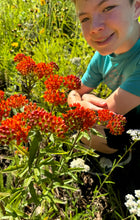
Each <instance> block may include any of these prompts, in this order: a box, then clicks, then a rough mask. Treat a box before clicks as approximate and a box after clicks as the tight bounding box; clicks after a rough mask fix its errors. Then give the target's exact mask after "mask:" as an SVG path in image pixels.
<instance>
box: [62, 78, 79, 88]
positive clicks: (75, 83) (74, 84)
mask: <svg viewBox="0 0 140 220" xmlns="http://www.w3.org/2000/svg"><path fill="white" fill-rule="evenodd" d="M64 86H66V88H68V89H69V90H74V89H80V88H81V80H80V79H79V77H77V76H74V75H69V76H66V77H64Z"/></svg>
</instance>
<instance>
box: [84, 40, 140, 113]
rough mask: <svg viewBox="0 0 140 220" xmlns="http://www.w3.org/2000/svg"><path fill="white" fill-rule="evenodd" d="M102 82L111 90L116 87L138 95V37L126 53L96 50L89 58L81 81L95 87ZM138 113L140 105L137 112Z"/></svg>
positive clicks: (139, 70) (139, 93) (139, 47)
mask: <svg viewBox="0 0 140 220" xmlns="http://www.w3.org/2000/svg"><path fill="white" fill-rule="evenodd" d="M101 82H104V83H105V84H106V85H107V86H108V87H109V88H110V89H111V90H112V91H114V90H116V89H117V88H118V87H120V88H122V89H124V90H126V91H128V92H130V93H132V94H134V95H137V96H140V39H139V40H138V41H137V42H136V44H135V45H134V46H133V47H132V48H131V49H130V50H129V51H127V52H126V53H123V54H120V55H117V56H114V55H113V54H111V55H106V56H102V55H100V54H99V52H96V53H95V54H94V56H93V58H92V59H91V61H90V63H89V65H88V68H87V70H86V72H85V74H84V75H83V77H82V83H83V84H84V85H86V86H88V87H91V88H96V87H97V86H98V85H99V83H101ZM138 112H139V113H140V106H138V107H137V113H138Z"/></svg>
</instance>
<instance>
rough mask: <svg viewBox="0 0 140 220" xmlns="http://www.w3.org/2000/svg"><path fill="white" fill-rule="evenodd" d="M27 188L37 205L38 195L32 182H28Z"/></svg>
mask: <svg viewBox="0 0 140 220" xmlns="http://www.w3.org/2000/svg"><path fill="white" fill-rule="evenodd" d="M29 189H30V193H31V196H32V199H33V202H34V203H35V204H36V205H39V204H40V202H39V200H38V197H37V194H36V191H35V189H34V185H33V182H31V183H30V185H29Z"/></svg>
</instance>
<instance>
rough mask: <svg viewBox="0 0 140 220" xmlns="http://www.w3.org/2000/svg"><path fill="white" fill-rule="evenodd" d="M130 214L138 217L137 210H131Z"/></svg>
mask: <svg viewBox="0 0 140 220" xmlns="http://www.w3.org/2000/svg"><path fill="white" fill-rule="evenodd" d="M129 212H130V214H134V215H136V214H137V208H131V209H129Z"/></svg>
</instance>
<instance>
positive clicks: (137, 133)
mask: <svg viewBox="0 0 140 220" xmlns="http://www.w3.org/2000/svg"><path fill="white" fill-rule="evenodd" d="M127 133H128V134H130V136H131V138H132V140H133V141H139V140H140V130H139V129H134V130H133V129H129V130H128V131H127Z"/></svg>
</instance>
